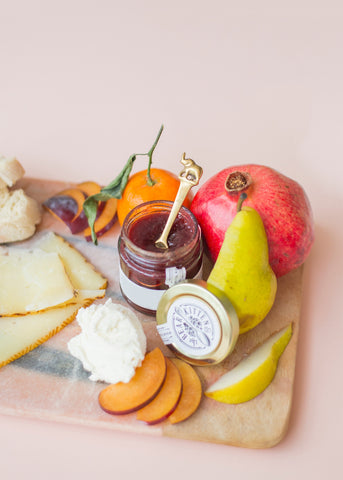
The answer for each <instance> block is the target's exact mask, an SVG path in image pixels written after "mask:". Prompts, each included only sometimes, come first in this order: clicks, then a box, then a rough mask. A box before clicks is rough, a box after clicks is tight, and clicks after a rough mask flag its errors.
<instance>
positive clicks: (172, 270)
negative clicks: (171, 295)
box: [165, 267, 187, 287]
mask: <svg viewBox="0 0 343 480" xmlns="http://www.w3.org/2000/svg"><path fill="white" fill-rule="evenodd" d="M186 273H187V272H186V269H185V267H182V268H176V267H168V268H166V280H165V283H166V285H168V287H172V286H173V285H175V284H176V283H179V282H182V280H185V278H186Z"/></svg>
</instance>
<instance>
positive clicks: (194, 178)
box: [155, 153, 202, 250]
mask: <svg viewBox="0 0 343 480" xmlns="http://www.w3.org/2000/svg"><path fill="white" fill-rule="evenodd" d="M181 163H182V165H184V168H183V169H182V170H181V172H180V174H179V179H180V186H179V190H178V192H177V195H176V198H175V201H174V203H173V206H172V209H171V211H170V214H169V217H168V220H167V223H166V224H165V226H164V229H163V232H162V235H161V236H160V238H158V239H157V240H156V242H155V245H156V247H158V248H161V249H164V250H166V249H167V248H168V242H167V240H168V236H169V233H170V229H171V227H172V226H173V223H174V221H175V218H176V217H177V214H178V213H179V210H180V208H181V207H182V204H183V202H184V200H185V198H186V196H187V194H188V192H189V191H190V189H191V188H192V187H194V186H195V185H198V183H199V180H200V178H201V175H202V168H201V167H199V165H197V164H196V163H195V162H194V161H193V160H191V159H190V158H186V154H185V153H184V154H183V155H182V158H181Z"/></svg>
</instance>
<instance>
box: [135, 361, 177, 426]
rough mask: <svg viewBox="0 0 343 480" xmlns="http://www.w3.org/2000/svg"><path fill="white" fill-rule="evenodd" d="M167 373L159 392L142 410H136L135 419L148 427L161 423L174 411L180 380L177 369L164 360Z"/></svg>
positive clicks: (170, 362) (171, 363)
mask: <svg viewBox="0 0 343 480" xmlns="http://www.w3.org/2000/svg"><path fill="white" fill-rule="evenodd" d="M166 364H167V373H166V378H165V381H164V383H163V385H162V388H161V390H160V391H159V392H158V394H157V395H156V397H155V398H154V399H153V400H152V401H151V402H150V403H148V404H147V405H146V406H145V407H144V408H141V409H140V410H138V412H137V414H136V417H137V420H141V421H143V422H145V423H147V424H148V425H154V424H156V423H159V422H162V421H163V420H165V419H166V418H168V417H169V415H170V414H171V413H172V412H173V411H174V410H175V408H176V406H177V404H178V402H179V400H180V396H181V392H182V380H181V375H180V372H179V370H178V368H177V367H176V366H175V364H174V363H173V362H172V361H171V360H169V358H166Z"/></svg>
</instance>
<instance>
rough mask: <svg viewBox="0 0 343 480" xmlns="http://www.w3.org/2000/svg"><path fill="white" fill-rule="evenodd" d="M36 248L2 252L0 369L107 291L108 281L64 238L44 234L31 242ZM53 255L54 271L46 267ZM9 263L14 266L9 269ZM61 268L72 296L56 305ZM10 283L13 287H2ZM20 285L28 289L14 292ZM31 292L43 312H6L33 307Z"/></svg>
mask: <svg viewBox="0 0 343 480" xmlns="http://www.w3.org/2000/svg"><path fill="white" fill-rule="evenodd" d="M36 246H38V247H39V248H36V249H33V250H25V249H19V248H11V249H7V250H6V249H4V251H2V252H0V311H3V312H5V313H4V314H2V315H1V313H0V367H2V366H4V365H6V364H8V363H10V362H12V361H13V360H16V359H17V358H19V357H21V356H22V355H25V354H26V353H28V352H29V351H31V350H33V349H34V348H36V347H38V345H41V344H42V343H44V342H45V341H46V340H48V339H49V338H50V337H52V336H53V335H55V334H56V333H58V332H59V331H60V330H62V328H64V327H65V326H66V325H68V324H69V323H71V322H72V321H73V320H74V318H75V316H76V314H77V312H78V310H79V308H81V307H86V306H88V305H90V304H91V303H92V302H93V301H94V300H96V299H100V298H103V297H104V296H105V293H106V290H105V288H106V286H107V280H106V279H105V278H104V277H103V276H102V275H101V274H100V273H98V272H96V271H95V269H94V267H93V265H91V264H90V263H89V262H88V261H87V260H86V259H85V258H84V257H83V255H82V254H81V253H80V252H78V250H76V249H75V248H74V247H72V246H71V245H70V244H68V243H67V242H66V241H65V240H64V239H63V238H62V237H60V236H58V235H55V234H54V233H48V234H46V235H45V236H44V237H43V238H42V239H41V240H40V241H39V242H36V243H35V247H36ZM9 258H11V260H8V259H9ZM48 258H50V260H49V261H48V260H47V259H48ZM53 258H54V259H55V260H54V261H55V262H56V265H55V267H56V268H55V269H53V268H50V267H52V264H50V263H49V262H52V259H53ZM6 259H7V260H6ZM56 259H57V260H56ZM8 262H12V264H11V266H12V267H15V268H10V265H9V263H8ZM33 265H35V267H34V266H33ZM61 272H63V275H64V277H63V278H64V280H65V279H66V282H67V284H68V288H70V290H71V292H72V295H71V296H70V295H69V296H68V295H66V297H65V298H66V299H65V300H64V301H61V302H60V303H59V304H58V305H57V304H56V298H57V296H58V297H59V299H60V300H61V298H62V295H61V291H62V290H63V287H65V286H66V284H65V283H64V282H63V281H60V282H59V280H58V278H59V275H62V274H61ZM8 283H10V284H11V287H9V286H6V285H7V284H8ZM19 283H21V285H22V286H23V285H26V286H27V288H28V292H27V293H25V292H24V293H23V295H22V296H21V295H19V294H18V291H19V290H18V288H19ZM51 285H53V288H51ZM3 288H4V289H7V290H3ZM51 289H52V291H53V293H51ZM6 291H7V294H6V293H5V292H6ZM33 294H35V295H36V297H37V298H38V300H36V303H37V304H38V303H39V302H40V304H39V307H42V308H44V309H45V310H41V311H39V312H34V313H26V312H24V313H26V314H23V315H21V316H12V315H11V313H9V311H10V310H12V311H15V312H18V311H19V310H25V309H26V310H27V309H28V307H30V306H32V303H33V296H32V295H33ZM49 295H50V297H49ZM53 295H54V296H55V297H56V298H55V299H53ZM6 297H10V298H11V300H10V301H9V299H8V298H6ZM48 297H49V298H48ZM53 300H54V301H53ZM53 303H55V305H56V306H54V305H53ZM10 307H11V308H10ZM37 307H38V305H37Z"/></svg>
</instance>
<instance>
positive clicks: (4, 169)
mask: <svg viewBox="0 0 343 480" xmlns="http://www.w3.org/2000/svg"><path fill="white" fill-rule="evenodd" d="M24 174H25V170H24V168H23V167H22V165H21V163H20V162H18V160H17V159H16V158H15V157H11V158H6V157H4V156H1V155H0V189H1V184H3V183H5V185H7V186H8V187H13V185H14V184H15V183H16V182H17V181H18V180H20V179H21V178H23V176H24ZM1 181H2V182H1Z"/></svg>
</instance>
